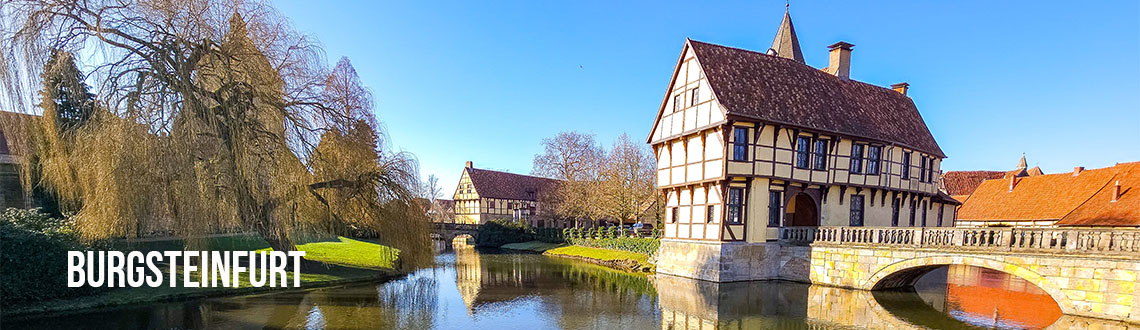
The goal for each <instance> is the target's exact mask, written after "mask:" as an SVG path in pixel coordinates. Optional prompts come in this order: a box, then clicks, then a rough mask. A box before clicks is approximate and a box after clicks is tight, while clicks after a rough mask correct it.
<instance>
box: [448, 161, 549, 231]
mask: <svg viewBox="0 0 1140 330" xmlns="http://www.w3.org/2000/svg"><path fill="white" fill-rule="evenodd" d="M559 182H560V181H558V180H555V179H549V178H543V177H537V176H530V175H522V174H514V173H508V172H501V171H493V170H486V169H479V168H475V166H474V164H473V163H472V162H467V166H465V167H464V168H463V174H462V175H461V176H460V177H459V185H458V186H456V188H455V194H454V195H453V198H452V199H453V200H454V204H455V222H456V223H463V224H484V223H487V221H489V220H491V219H496V218H498V219H515V220H526V221H527V222H529V223H530V224H531V225H532V226H536V227H550V226H553V224H552V223H550V221H549V220H550V219H545V218H543V217H541V216H539V215H538V210H539V208H540V207H541V205H539V204H540V203H539V197H540V196H542V194H543V193H545V192H547V191H550V190H552V189H555V188H556V187H557V185H558V184H559Z"/></svg>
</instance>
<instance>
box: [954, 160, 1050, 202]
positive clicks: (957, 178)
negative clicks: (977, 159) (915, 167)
mask: <svg viewBox="0 0 1140 330" xmlns="http://www.w3.org/2000/svg"><path fill="white" fill-rule="evenodd" d="M1042 174H1045V173H1044V172H1042V171H1041V168H1040V167H1037V166H1034V167H1033V168H1028V165H1027V164H1026V163H1025V156H1021V162H1020V163H1018V165H1017V168H1016V169H1014V170H1012V171H949V172H946V173H945V174H942V180H941V185H942V187H941V188H942V191H944V192H946V194H949V195H950V197H952V198H954V200H957V201H958V202H962V201H964V200H966V198H968V197H970V194H972V193H974V190H975V189H978V186H979V185H981V184H982V181H985V180H993V179H1003V178H1009V177H1025V176H1038V175H1042Z"/></svg>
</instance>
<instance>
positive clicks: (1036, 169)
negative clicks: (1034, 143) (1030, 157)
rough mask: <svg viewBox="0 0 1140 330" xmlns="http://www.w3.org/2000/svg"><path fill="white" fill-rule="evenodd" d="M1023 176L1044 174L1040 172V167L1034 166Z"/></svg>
mask: <svg viewBox="0 0 1140 330" xmlns="http://www.w3.org/2000/svg"><path fill="white" fill-rule="evenodd" d="M1025 174H1028V175H1029V176H1038V175H1045V172H1044V171H1042V170H1041V167H1038V166H1034V167H1033V168H1031V169H1029V170H1028V171H1025Z"/></svg>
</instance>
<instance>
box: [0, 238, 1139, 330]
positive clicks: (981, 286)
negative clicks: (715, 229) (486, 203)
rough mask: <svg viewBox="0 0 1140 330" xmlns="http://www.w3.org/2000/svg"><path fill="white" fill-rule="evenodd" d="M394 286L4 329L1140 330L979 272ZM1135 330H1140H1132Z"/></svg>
mask: <svg viewBox="0 0 1140 330" xmlns="http://www.w3.org/2000/svg"><path fill="white" fill-rule="evenodd" d="M437 261H438V262H437V265H436V266H435V267H433V268H427V269H423V270H420V271H417V272H414V273H412V274H410V275H408V276H407V277H405V278H402V279H398V280H394V281H389V282H384V283H368V284H355V285H348V286H342V287H333V288H323V289H314V290H309V291H295V292H284V293H275V294H263V295H253V296H240V297H228V298H215V299H203V300H194V301H186V302H179V303H163V304H154V305H146V306H131V307H123V308H115V309H107V310H95V311H88V312H83V313H77V314H70V315H54V316H46V317H40V318H32V319H21V320H8V321H5V322H4V324H2V326H3V329H494V330H508V329H520V330H535V329H830V328H842V329H861V328H875V329H905V328H933V329H1036V328H1050V327H1059V328H1066V329H1067V328H1089V327H1098V326H1108V328H1119V329H1129V326H1127V325H1122V324H1118V323H1114V322H1111V321H1104V320H1097V319H1087V318H1078V317H1073V316H1063V315H1062V314H1061V311H1060V309H1059V308H1058V307H1057V305H1056V303H1054V302H1053V300H1052V299H1051V298H1050V297H1049V296H1048V295H1047V294H1045V293H1044V292H1042V291H1041V290H1040V289H1038V288H1036V287H1035V286H1033V285H1032V284H1030V283H1027V282H1025V281H1022V280H1020V279H1017V278H1014V277H1011V276H1009V275H1006V274H1004V273H1001V272H998V271H992V270H988V269H982V268H974V267H968V266H961V267H958V266H953V267H947V268H943V269H940V270H936V271H934V272H932V273H930V274H928V275H926V277H924V278H923V279H922V280H921V281H920V282H919V285H918V286H917V287H916V289H915V290H914V291H907V292H867V291H856V290H847V289H840V288H832V287H823V286H815V285H807V284H800V283H790V282H775V281H767V282H742V283H725V284H716V283H709V282H700V281H694V280H689V279H683V278H677V277H667V276H646V275H641V274H631V273H625V272H620V271H614V270H611V269H608V268H604V267H600V266H596V265H593V264H589V263H584V262H581V261H576V260H569V259H562V258H556V257H547V256H542V255H537V254H517V253H503V252H500V251H477V250H475V249H471V248H458V249H454V250H453V249H447V250H445V251H443V252H441V253H440V254H439V255H438V257H437ZM1132 328H1140V327H1136V326H1132Z"/></svg>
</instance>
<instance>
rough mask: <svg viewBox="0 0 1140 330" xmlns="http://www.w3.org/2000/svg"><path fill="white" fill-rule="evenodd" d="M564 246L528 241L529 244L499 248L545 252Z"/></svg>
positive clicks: (515, 244) (507, 245)
mask: <svg viewBox="0 0 1140 330" xmlns="http://www.w3.org/2000/svg"><path fill="white" fill-rule="evenodd" d="M565 245H566V244H559V243H547V242H542V241H530V242H522V243H511V244H503V246H501V247H500V248H503V249H508V250H523V251H534V252H545V251H547V250H550V249H554V248H558V247H562V246H565Z"/></svg>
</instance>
